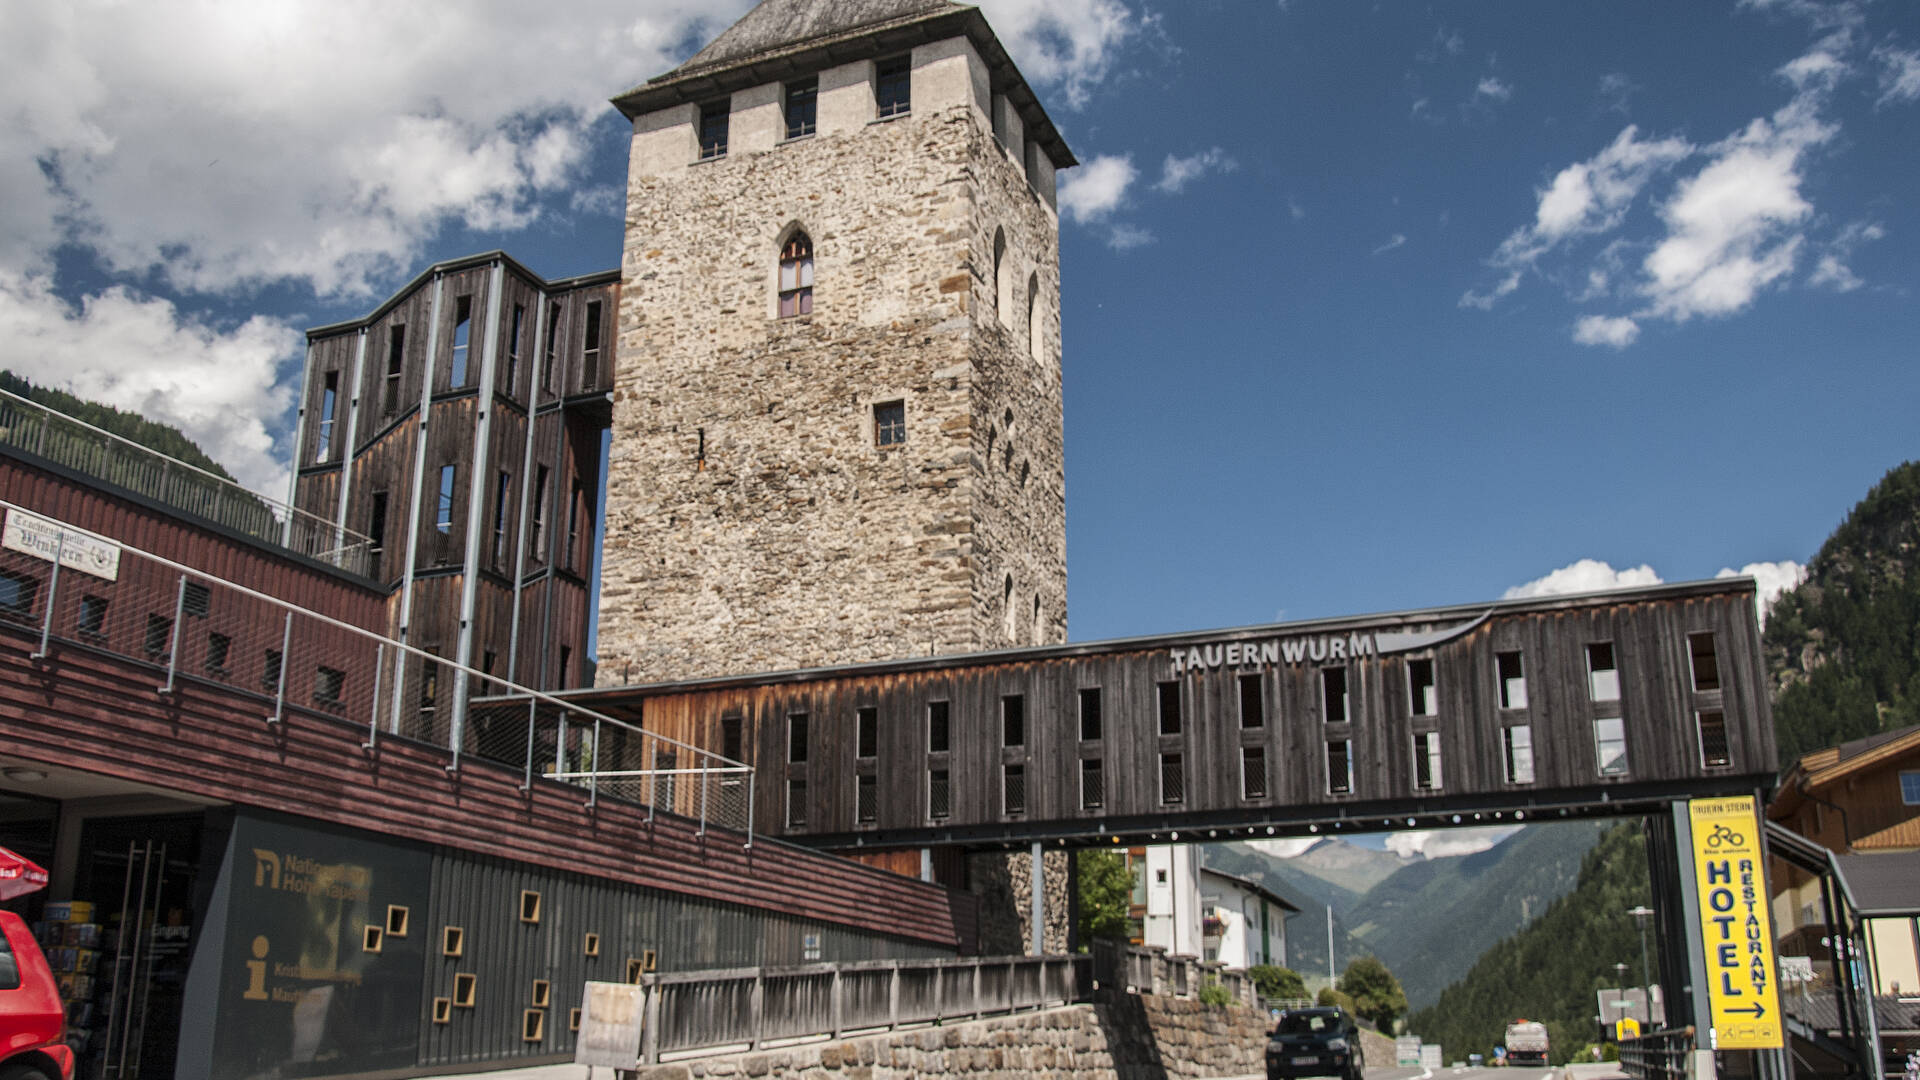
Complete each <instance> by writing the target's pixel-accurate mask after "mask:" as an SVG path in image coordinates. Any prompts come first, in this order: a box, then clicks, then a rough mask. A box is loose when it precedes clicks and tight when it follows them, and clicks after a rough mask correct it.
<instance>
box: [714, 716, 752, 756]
mask: <svg viewBox="0 0 1920 1080" xmlns="http://www.w3.org/2000/svg"><path fill="white" fill-rule="evenodd" d="M745 724H746V720H745V719H744V718H742V717H738V716H723V717H721V718H720V756H721V757H723V758H726V759H727V760H728V761H745V760H746V758H745V757H743V756H742V754H743V753H744V750H745V748H744V747H743V746H742V745H741V744H742V738H741V734H742V728H743V727H744V726H745Z"/></svg>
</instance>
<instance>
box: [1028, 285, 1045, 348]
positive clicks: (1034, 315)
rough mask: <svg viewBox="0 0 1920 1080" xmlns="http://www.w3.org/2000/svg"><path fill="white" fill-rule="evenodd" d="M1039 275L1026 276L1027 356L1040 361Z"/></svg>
mask: <svg viewBox="0 0 1920 1080" xmlns="http://www.w3.org/2000/svg"><path fill="white" fill-rule="evenodd" d="M1040 315H1041V307H1040V275H1039V274H1038V273H1034V274H1028V275H1027V355H1028V356H1031V357H1033V358H1034V359H1035V360H1038V359H1040V347H1041V342H1042V341H1043V340H1044V338H1043V337H1042V334H1041V329H1042V328H1041V325H1040V324H1041V318H1040Z"/></svg>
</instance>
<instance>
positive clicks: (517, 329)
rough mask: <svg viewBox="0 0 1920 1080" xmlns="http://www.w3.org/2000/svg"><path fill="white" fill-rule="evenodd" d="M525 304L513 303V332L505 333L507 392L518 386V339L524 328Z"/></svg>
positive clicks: (525, 319) (525, 318) (511, 391)
mask: <svg viewBox="0 0 1920 1080" xmlns="http://www.w3.org/2000/svg"><path fill="white" fill-rule="evenodd" d="M526 325H527V305H525V304H515V305H513V332H512V333H510V334H508V335H507V393H509V394H511V393H513V392H514V391H515V390H517V389H519V388H520V339H521V336H522V335H523V333H524V332H525V330H526Z"/></svg>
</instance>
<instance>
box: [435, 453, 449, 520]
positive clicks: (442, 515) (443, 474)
mask: <svg viewBox="0 0 1920 1080" xmlns="http://www.w3.org/2000/svg"><path fill="white" fill-rule="evenodd" d="M433 527H434V528H436V529H438V530H440V531H441V532H443V533H450V532H452V531H453V466H451V465H442V466H440V503H439V507H438V509H437V510H436V512H435V513H434V517H433Z"/></svg>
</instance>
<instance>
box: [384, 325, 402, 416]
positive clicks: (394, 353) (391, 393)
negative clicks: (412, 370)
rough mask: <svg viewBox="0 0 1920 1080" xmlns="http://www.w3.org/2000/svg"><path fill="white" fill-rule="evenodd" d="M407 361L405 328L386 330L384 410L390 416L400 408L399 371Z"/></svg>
mask: <svg viewBox="0 0 1920 1080" xmlns="http://www.w3.org/2000/svg"><path fill="white" fill-rule="evenodd" d="M406 359H407V328H406V327H404V326H395V327H390V328H389V329H388V330H387V390H386V401H385V403H384V409H385V411H386V413H387V415H388V416H392V415H393V414H394V413H395V412H397V411H398V410H399V408H400V371H401V368H402V367H403V366H404V365H405V364H406Z"/></svg>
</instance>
